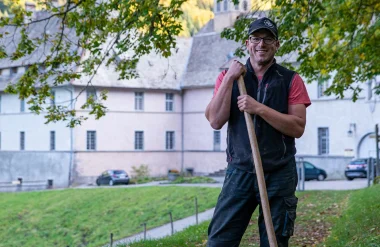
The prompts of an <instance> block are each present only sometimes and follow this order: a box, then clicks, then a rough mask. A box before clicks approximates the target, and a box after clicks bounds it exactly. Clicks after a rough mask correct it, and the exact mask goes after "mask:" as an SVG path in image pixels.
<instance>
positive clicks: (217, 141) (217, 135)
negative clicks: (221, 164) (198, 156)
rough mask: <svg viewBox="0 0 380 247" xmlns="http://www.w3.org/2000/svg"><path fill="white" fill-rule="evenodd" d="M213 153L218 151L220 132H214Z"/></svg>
mask: <svg viewBox="0 0 380 247" xmlns="http://www.w3.org/2000/svg"><path fill="white" fill-rule="evenodd" d="M214 151H220V130H214Z"/></svg>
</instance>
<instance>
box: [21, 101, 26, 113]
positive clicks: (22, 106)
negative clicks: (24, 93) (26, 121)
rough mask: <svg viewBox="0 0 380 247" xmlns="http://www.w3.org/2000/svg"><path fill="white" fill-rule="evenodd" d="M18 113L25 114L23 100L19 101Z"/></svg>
mask: <svg viewBox="0 0 380 247" xmlns="http://www.w3.org/2000/svg"><path fill="white" fill-rule="evenodd" d="M20 112H25V100H23V99H22V100H20Z"/></svg>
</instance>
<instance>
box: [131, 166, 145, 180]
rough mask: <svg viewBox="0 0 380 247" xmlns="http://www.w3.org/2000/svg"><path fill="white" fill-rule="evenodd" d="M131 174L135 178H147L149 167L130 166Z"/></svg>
mask: <svg viewBox="0 0 380 247" xmlns="http://www.w3.org/2000/svg"><path fill="white" fill-rule="evenodd" d="M132 173H133V177H135V178H146V177H149V167H148V165H140V166H139V167H135V166H132Z"/></svg>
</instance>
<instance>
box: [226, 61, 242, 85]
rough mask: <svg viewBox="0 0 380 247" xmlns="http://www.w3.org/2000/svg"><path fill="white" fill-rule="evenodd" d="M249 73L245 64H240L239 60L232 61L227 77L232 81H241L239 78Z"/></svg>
mask: <svg viewBox="0 0 380 247" xmlns="http://www.w3.org/2000/svg"><path fill="white" fill-rule="evenodd" d="M246 72H247V69H246V68H245V66H244V64H242V63H240V62H239V61H237V60H234V61H232V63H231V66H230V67H229V69H228V71H227V74H226V75H225V76H226V77H228V78H231V79H232V81H235V80H237V79H239V77H240V76H241V75H243V74H245V73H246Z"/></svg>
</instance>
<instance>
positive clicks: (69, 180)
mask: <svg viewBox="0 0 380 247" xmlns="http://www.w3.org/2000/svg"><path fill="white" fill-rule="evenodd" d="M64 89H65V90H66V91H69V92H70V109H71V110H74V102H73V94H74V88H73V86H71V89H67V88H64ZM73 167H74V130H73V128H70V164H69V177H68V187H70V186H71V182H72V181H71V180H72V170H73Z"/></svg>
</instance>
